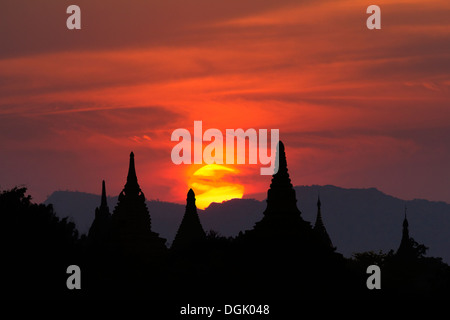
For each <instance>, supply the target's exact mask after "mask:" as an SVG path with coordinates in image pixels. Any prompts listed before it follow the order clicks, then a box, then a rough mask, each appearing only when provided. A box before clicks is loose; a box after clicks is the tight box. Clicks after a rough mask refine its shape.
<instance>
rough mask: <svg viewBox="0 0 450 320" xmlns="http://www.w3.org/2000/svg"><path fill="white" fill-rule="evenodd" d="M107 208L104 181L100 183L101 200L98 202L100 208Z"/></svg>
mask: <svg viewBox="0 0 450 320" xmlns="http://www.w3.org/2000/svg"><path fill="white" fill-rule="evenodd" d="M104 207H108V203H107V201H106V187H105V180H103V181H102V200H101V202H100V208H104Z"/></svg>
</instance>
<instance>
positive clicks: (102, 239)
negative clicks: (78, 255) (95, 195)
mask: <svg viewBox="0 0 450 320" xmlns="http://www.w3.org/2000/svg"><path fill="white" fill-rule="evenodd" d="M110 219H111V214H110V212H109V207H108V203H107V200H106V187H105V180H103V181H102V196H101V201H100V207H98V208H96V209H95V218H94V221H93V222H92V225H91V227H90V228H89V233H88V240H89V243H90V245H92V246H94V247H99V246H106V244H107V241H108V234H109V228H110V222H111V221H110Z"/></svg>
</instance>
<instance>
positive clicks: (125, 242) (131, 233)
mask: <svg viewBox="0 0 450 320" xmlns="http://www.w3.org/2000/svg"><path fill="white" fill-rule="evenodd" d="M137 180H138V179H137V176H136V169H135V165H134V153H133V152H131V153H130V165H129V167H128V175H127V182H126V184H125V187H124V188H123V190H122V192H120V194H119V197H118V201H117V205H116V207H115V209H114V212H113V214H112V217H111V235H112V239H113V242H114V246H116V247H120V248H121V250H124V252H128V253H134V254H138V255H141V256H144V255H146V254H148V253H149V252H161V251H163V250H165V249H166V247H165V245H164V242H165V239H162V238H160V237H159V235H158V234H157V233H155V232H153V231H152V230H151V219H150V213H149V211H148V208H147V204H146V202H145V195H144V193H143V192H142V190H141V188H140V186H139V184H138V181H137Z"/></svg>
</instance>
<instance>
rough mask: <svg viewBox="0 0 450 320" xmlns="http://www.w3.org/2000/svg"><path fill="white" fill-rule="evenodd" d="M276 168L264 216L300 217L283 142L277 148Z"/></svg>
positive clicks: (268, 192)
mask: <svg viewBox="0 0 450 320" xmlns="http://www.w3.org/2000/svg"><path fill="white" fill-rule="evenodd" d="M275 167H278V171H277V173H275V174H274V175H273V176H272V183H271V184H270V188H269V190H268V191H267V208H266V210H265V211H264V215H271V214H294V215H300V210H298V208H297V198H296V196H295V190H294V188H293V186H292V183H291V179H290V178H289V173H288V168H287V161H286V153H285V149H284V144H283V142H281V141H279V142H278V146H277V157H276V160H275Z"/></svg>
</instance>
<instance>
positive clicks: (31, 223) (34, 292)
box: [0, 187, 81, 298]
mask: <svg viewBox="0 0 450 320" xmlns="http://www.w3.org/2000/svg"><path fill="white" fill-rule="evenodd" d="M26 191H27V189H26V188H17V187H16V188H13V189H11V190H6V191H3V192H2V193H1V194H0V212H1V219H2V230H1V232H0V236H1V241H0V242H1V249H2V250H1V252H2V257H3V259H2V275H3V281H2V290H3V292H4V295H3V296H5V295H8V296H9V297H14V296H20V297H28V298H33V297H34V298H45V297H47V298H49V297H56V298H61V297H64V296H66V295H67V294H69V292H68V290H67V288H66V286H65V281H66V268H67V267H68V266H69V265H71V264H77V263H79V262H80V261H81V259H80V252H79V251H78V248H77V241H78V232H77V230H76V228H75V224H74V223H73V222H70V221H68V218H63V219H60V218H58V217H57V216H56V215H55V212H54V211H53V207H52V206H51V205H43V204H34V203H32V202H31V196H29V195H28V196H27V195H25V194H26Z"/></svg>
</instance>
